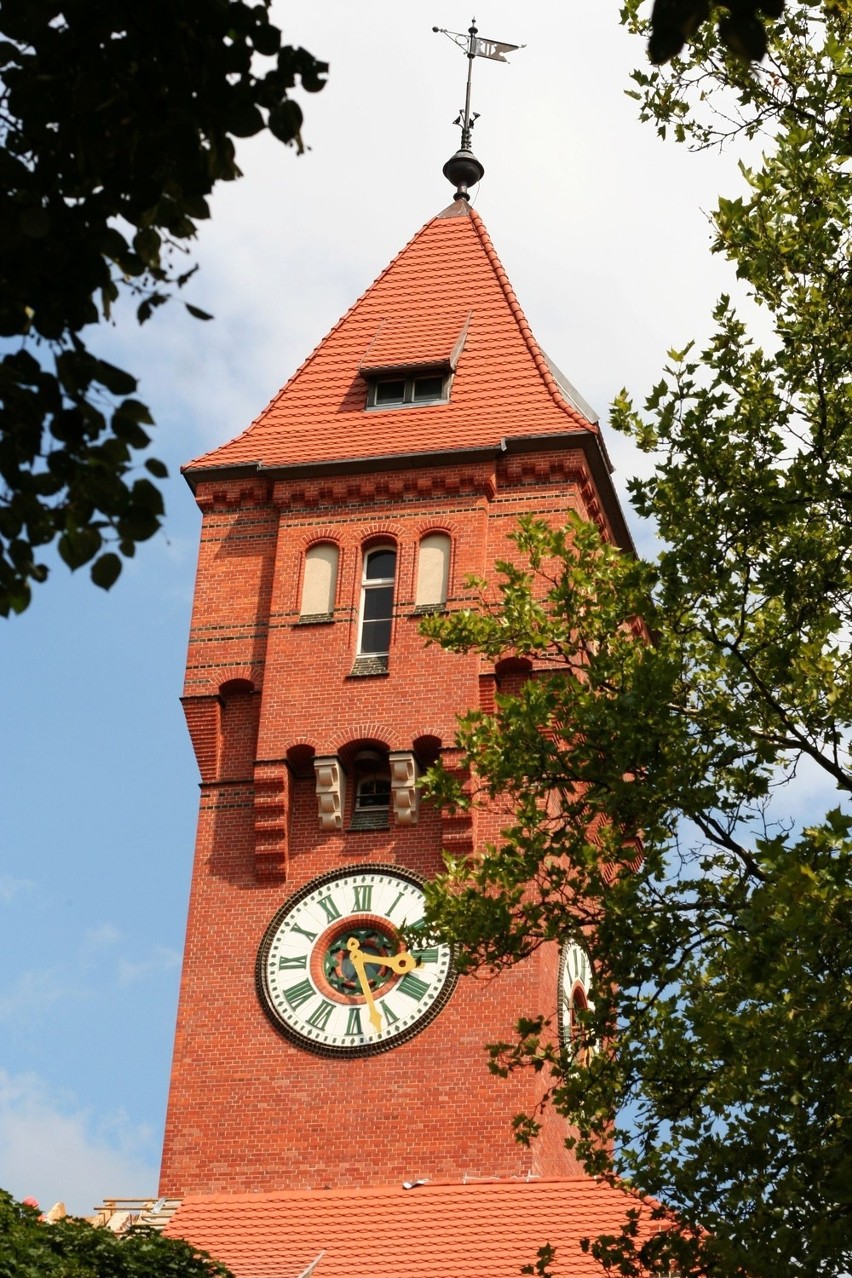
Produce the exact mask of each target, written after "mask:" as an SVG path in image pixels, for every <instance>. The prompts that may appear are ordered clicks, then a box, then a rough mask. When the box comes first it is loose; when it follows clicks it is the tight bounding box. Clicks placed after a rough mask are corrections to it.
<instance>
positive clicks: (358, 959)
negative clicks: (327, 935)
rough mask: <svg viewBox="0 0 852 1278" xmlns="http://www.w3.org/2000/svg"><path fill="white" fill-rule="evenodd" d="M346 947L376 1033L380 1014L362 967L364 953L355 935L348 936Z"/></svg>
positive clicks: (378, 1028)
mask: <svg viewBox="0 0 852 1278" xmlns="http://www.w3.org/2000/svg"><path fill="white" fill-rule="evenodd" d="M346 948H347V949H348V950H349V957H350V958H351V960H352V966H353V967H354V968H355V972H356V974H357V977H358V984H359V985H360V986H361V993H362V994H363V995H364V999H365V1002H366V1004H367V1008H368V1012H367V1015H368V1017H369V1020H370V1024H371V1025H372V1027H373V1029H374V1030H375V1031H376V1033H377V1034H378V1032H379V1030H380V1029H381V1028H382V1014H381V1012H380V1011H379V1009H378V1008H377V1007H376V1004H375V1002H374V1000H373V991H372V990H371V989H370V982H369V981H368V980H367V973H366V971H365V969H364V962H365V959H366V955H365V954H364V953H362V950H361V946H360V945H359V944H358V938H357V936H350V938H349V940H348V941H347V942H346Z"/></svg>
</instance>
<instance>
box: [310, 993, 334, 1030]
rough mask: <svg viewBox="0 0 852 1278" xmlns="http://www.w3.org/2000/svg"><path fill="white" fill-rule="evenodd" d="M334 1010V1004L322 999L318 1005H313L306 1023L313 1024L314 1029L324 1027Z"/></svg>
mask: <svg viewBox="0 0 852 1278" xmlns="http://www.w3.org/2000/svg"><path fill="white" fill-rule="evenodd" d="M333 1011H334V1004H333V1003H329V1002H328V1000H327V999H323V1000H322V1002H321V1003H320V1005H319V1007H315V1008H314V1010H313V1011H312V1012H311V1014H310V1016H309V1017H308V1024H309V1025H313V1027H314V1029H321V1030H323V1029H325V1027H326V1025H327V1024H328V1018H329V1016H331V1014H332V1012H333Z"/></svg>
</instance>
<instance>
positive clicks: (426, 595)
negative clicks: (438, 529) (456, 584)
mask: <svg viewBox="0 0 852 1278" xmlns="http://www.w3.org/2000/svg"><path fill="white" fill-rule="evenodd" d="M449 581H450V539H449V537H448V536H447V534H446V533H427V534H426V536H425V537H423V538H422V539H421V542H420V553H419V555H418V556H417V594H416V597H415V603H416V605H417V607H418V608H424V609H425V608H436V609H437V608H443V606H444V604H445V603H446V602H447V589H448V587H449Z"/></svg>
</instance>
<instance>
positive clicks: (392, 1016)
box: [380, 1002, 399, 1025]
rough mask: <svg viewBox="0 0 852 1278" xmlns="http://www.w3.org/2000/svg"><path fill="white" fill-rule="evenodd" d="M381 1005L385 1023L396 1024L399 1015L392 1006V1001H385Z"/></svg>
mask: <svg viewBox="0 0 852 1278" xmlns="http://www.w3.org/2000/svg"><path fill="white" fill-rule="evenodd" d="M380 1006H381V1009H382V1016H383V1017H384V1018H385V1025H396V1023H397V1021H398V1020H399V1017H398V1016H397V1014H396V1012H395V1011H394V1010H393V1008H392V1007H391V1005H390V1003H387V1002H385V1003H382V1004H381V1005H380Z"/></svg>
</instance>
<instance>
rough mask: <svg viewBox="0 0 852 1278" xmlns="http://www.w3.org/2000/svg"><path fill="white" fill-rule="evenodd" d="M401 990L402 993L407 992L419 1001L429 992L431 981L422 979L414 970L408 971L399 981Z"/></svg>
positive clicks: (410, 996)
mask: <svg viewBox="0 0 852 1278" xmlns="http://www.w3.org/2000/svg"><path fill="white" fill-rule="evenodd" d="M399 992H400V994H407V995H408V997H409V998H413V999H414V1000H415V1002H419V1001H420V999H421V998H422V997H423V995H424V994H428V992H429V982H428V981H421V979H420V977H419V976H415V975H414V973H413V972H406V974H405V976H404V977H403V978H402V980H401V981H400V983H399Z"/></svg>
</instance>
